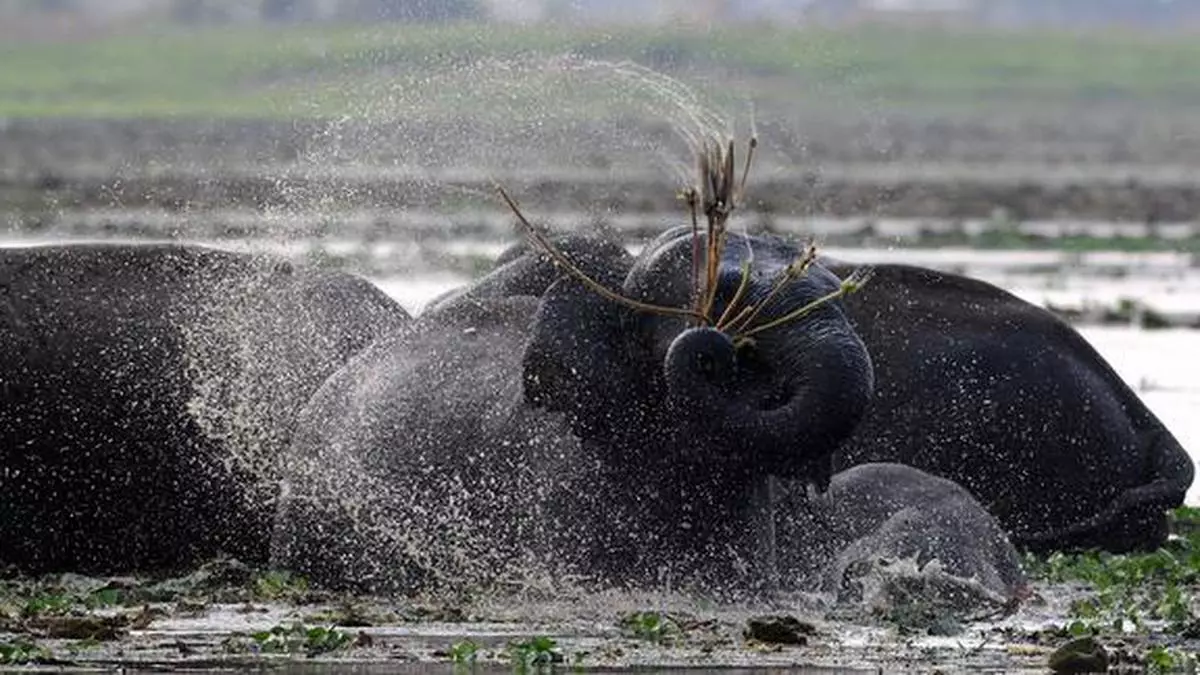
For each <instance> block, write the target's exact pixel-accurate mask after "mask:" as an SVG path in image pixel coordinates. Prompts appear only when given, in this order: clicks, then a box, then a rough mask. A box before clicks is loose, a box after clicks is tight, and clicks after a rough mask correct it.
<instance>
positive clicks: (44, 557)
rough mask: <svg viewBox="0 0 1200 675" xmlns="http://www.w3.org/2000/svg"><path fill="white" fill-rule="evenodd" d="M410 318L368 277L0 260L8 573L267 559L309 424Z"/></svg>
mask: <svg viewBox="0 0 1200 675" xmlns="http://www.w3.org/2000/svg"><path fill="white" fill-rule="evenodd" d="M409 319H410V317H409V316H408V315H407V314H406V313H405V312H404V310H403V309H402V308H401V307H400V306H399V305H398V304H396V303H395V302H393V301H392V300H391V299H390V298H388V297H387V296H385V295H384V294H383V293H381V292H380V291H379V290H377V289H376V288H375V287H374V286H373V285H371V284H370V283H368V282H367V281H366V280H365V279H362V278H359V277H357V276H353V275H350V274H344V273H340V272H327V271H320V270H315V269H306V268H303V267H294V266H292V265H291V264H290V263H288V262H286V261H283V260H282V259H277V258H274V257H271V256H267V255H256V254H250V253H235V252H229V251H224V250H220V249H216V248H210V247H206V246H200V245H193V244H178V243H74V244H55V245H39V246H33V247H24V248H4V249H0V343H3V344H4V346H5V348H4V350H3V351H2V352H0V399H2V404H0V542H3V544H2V545H0V566H2V565H8V566H13V567H15V568H16V569H18V570H20V571H23V572H28V573H43V572H61V571H71V572H79V573H89V574H112V573H128V572H138V571H142V572H160V571H162V572H166V571H171V570H179V569H183V568H187V567H189V566H192V565H194V564H196V563H198V562H200V561H203V560H206V559H210V558H212V557H215V556H217V555H220V554H226V555H232V556H236V557H238V558H240V559H242V560H243V561H245V562H248V563H253V562H262V561H265V560H266V557H267V552H268V543H269V538H270V534H269V533H270V527H271V523H272V520H273V516H274V507H273V501H274V493H275V489H276V488H275V480H276V479H275V475H274V474H275V471H276V468H275V462H276V461H277V459H278V455H279V453H280V452H281V449H282V447H283V446H284V445H285V444H286V443H287V438H288V435H289V434H290V431H291V422H292V420H293V418H294V416H295V413H296V411H297V410H298V409H299V407H300V406H301V405H302V404H303V403H304V402H305V401H306V400H307V398H308V395H309V394H310V393H311V392H312V391H313V390H315V389H316V388H317V387H318V386H319V385H320V384H321V382H323V381H324V379H325V377H326V376H327V375H328V374H329V373H331V372H333V371H334V370H335V369H336V368H337V367H338V366H339V365H341V364H342V363H343V362H344V361H346V360H347V359H349V358H350V357H351V356H352V355H353V354H355V353H357V352H358V351H360V350H362V349H363V348H365V347H366V346H367V345H369V344H370V343H371V342H373V341H374V340H375V339H376V338H378V337H380V336H382V335H385V334H391V333H393V332H395V331H396V330H399V329H400V328H401V327H402V326H403V325H405V324H406V323H407V322H408V321H409Z"/></svg>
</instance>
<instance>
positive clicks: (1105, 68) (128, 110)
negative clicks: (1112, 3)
mask: <svg viewBox="0 0 1200 675" xmlns="http://www.w3.org/2000/svg"><path fill="white" fill-rule="evenodd" d="M530 53H542V54H564V53H565V54H578V55H581V56H583V57H586V58H591V59H604V60H612V59H633V60H635V61H637V62H639V63H643V64H645V65H648V66H650V67H653V68H656V69H660V70H675V71H684V70H687V69H691V70H694V71H699V72H704V71H706V70H707V71H710V72H718V71H724V72H729V71H732V72H735V73H738V74H739V75H740V76H741V77H740V79H741V81H742V83H743V84H742V88H743V89H747V90H749V91H747V93H748V94H750V96H751V97H754V98H757V99H758V100H761V101H764V103H767V104H774V105H779V106H787V107H788V108H790V107H791V106H793V105H794V103H795V95H796V94H795V92H797V91H809V92H821V93H822V94H828V93H831V92H841V93H844V94H845V95H846V96H851V97H858V98H860V99H861V100H866V101H877V100H880V99H881V98H886V99H888V100H890V101H899V102H908V103H911V104H913V105H928V104H929V103H930V102H934V103H941V104H945V103H956V104H963V105H975V106H978V105H981V104H982V105H989V104H997V103H1001V102H1008V101H1035V102H1039V103H1044V102H1045V101H1047V100H1059V101H1069V100H1075V101H1096V100H1134V101H1143V102H1146V103H1147V104H1149V105H1155V104H1159V103H1171V102H1184V103H1189V104H1193V103H1195V102H1196V101H1198V100H1200V71H1198V70H1197V69H1196V68H1193V67H1191V66H1192V64H1194V63H1196V62H1200V46H1198V45H1197V41H1196V40H1194V39H1192V36H1190V35H1187V34H1186V33H1178V34H1171V33H1156V34H1153V35H1151V34H1142V35H1138V34H1133V33H1127V32H1125V33H1122V32H1115V31H1107V32H1104V31H1095V32H1092V33H1086V34H1084V33H1079V32H1070V31H1051V30H1043V31H1026V32H1016V31H1003V32H1001V31H985V30H969V29H959V30H949V29H933V28H914V27H901V26H890V27H886V28H884V27H879V26H855V27H846V28H818V27H806V28H803V29H796V28H792V27H785V26H768V25H761V24H759V25H753V26H747V25H726V26H714V27H713V28H712V29H711V30H696V29H692V28H687V27H684V26H655V27H648V28H637V27H624V28H621V29H619V30H614V29H613V28H612V27H609V26H606V27H571V26H565V25H561V24H544V25H529V26H519V25H503V24H492V25H480V24H469V23H466V24H451V25H444V26H428V25H419V26H411V25H403V24H379V25H374V26H352V25H321V26H294V27H277V26H262V25H260V26H254V27H245V28H242V27H217V28H206V29H192V30H188V31H185V30H179V29H172V28H170V27H166V26H154V27H152V28H150V29H147V30H141V31H124V32H121V33H118V34H116V35H111V36H107V37H103V38H100V39H91V40H83V41H72V42H66V41H64V42H60V43H45V42H32V41H31V42H22V41H20V40H10V41H7V42H5V43H3V44H0V63H4V64H5V66H6V67H5V68H3V69H0V115H3V116H25V117H37V116H84V117H123V116H128V117H144V116H172V115H184V116H209V115H214V116H229V117H233V116H241V117H255V116H256V117H281V116H292V115H302V116H303V115H313V116H325V115H329V116H338V115H345V114H354V113H357V112H361V111H362V108H363V105H362V101H363V94H364V90H366V91H369V90H370V89H371V86H372V84H373V83H376V82H377V83H378V84H379V88H380V89H384V88H385V87H386V85H387V83H388V82H389V81H392V80H394V79H395V77H396V75H395V74H396V73H397V72H399V73H406V74H407V73H411V74H412V75H413V77H414V79H420V78H421V77H425V76H428V75H429V74H431V73H436V72H445V71H448V70H454V69H463V70H465V69H467V68H469V67H470V66H471V64H474V63H477V62H479V61H480V60H481V59H484V58H489V57H498V58H514V57H519V56H521V55H524V54H530ZM364 83H365V86H364ZM781 84H786V85H787V86H780V85H781ZM454 94H455V95H453V96H452V95H450V94H449V92H448V93H447V95H446V96H445V97H443V98H442V99H440V100H434V101H428V102H426V105H425V106H424V107H423V109H422V110H419V111H414V112H416V113H419V114H424V115H428V116H430V117H431V118H432V117H442V116H444V115H446V114H447V113H458V112H461V111H463V110H477V111H480V112H481V113H483V112H486V110H485V109H484V108H483V107H480V106H472V105H470V104H469V103H468V104H464V99H463V98H460V97H458V96H463V97H467V100H468V101H470V100H471V98H470V97H472V96H473V95H475V92H471V91H462V92H454ZM814 98H817V99H819V98H821V97H814ZM601 103H602V104H608V105H611V104H612V103H616V102H611V101H601ZM815 103H817V101H815V100H814V101H812V102H810V104H815ZM602 108H603V106H597V109H602Z"/></svg>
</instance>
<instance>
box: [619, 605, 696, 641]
mask: <svg viewBox="0 0 1200 675" xmlns="http://www.w3.org/2000/svg"><path fill="white" fill-rule="evenodd" d="M621 628H622V629H623V630H624V631H625V632H626V633H627V634H629V635H630V636H632V637H635V638H638V639H639V640H646V641H648V642H653V643H655V644H670V643H673V642H675V641H676V640H678V639H679V638H680V637H682V636H683V629H682V628H681V627H680V625H679V622H678V621H677V620H675V619H674V618H673V617H671V616H668V615H666V614H662V613H660V612H633V613H630V614H626V615H625V616H622V617H621Z"/></svg>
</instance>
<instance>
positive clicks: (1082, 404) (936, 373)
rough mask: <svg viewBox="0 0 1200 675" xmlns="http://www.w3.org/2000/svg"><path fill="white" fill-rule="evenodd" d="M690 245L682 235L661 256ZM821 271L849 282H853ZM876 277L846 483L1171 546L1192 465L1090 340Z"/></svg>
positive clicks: (1036, 547) (990, 303)
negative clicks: (1174, 512)
mask: <svg viewBox="0 0 1200 675" xmlns="http://www.w3.org/2000/svg"><path fill="white" fill-rule="evenodd" d="M686 236H690V230H689V229H688V228H686V227H681V228H676V229H675V230H672V231H669V232H668V233H666V234H664V235H663V236H662V237H660V238H659V241H663V240H665V239H670V238H682V237H686ZM526 249H527V247H526V245H525V244H519V245H517V246H515V247H513V250H512V251H511V252H509V253H508V254H507V255H508V256H509V257H512V256H514V255H515V254H516V253H517V252H520V251H523V250H526ZM822 263H823V264H824V265H825V267H827V268H828V269H829V270H830V271H832V272H834V273H836V274H837V275H839V276H843V277H844V276H847V275H849V274H851V273H852V272H853V270H854V267H853V266H852V265H850V264H848V263H845V262H841V261H837V260H831V259H822ZM872 269H873V276H872V279H871V281H870V283H868V284H867V285H866V286H865V287H864V288H863V290H862V291H861V292H859V293H857V294H855V295H854V296H853V297H852V298H850V299H849V300H847V301H846V302H845V303H844V304H843V311H844V312H845V314H846V316H847V318H848V319H849V321H850V324H851V326H852V327H853V329H854V331H855V333H856V334H857V336H858V337H859V338H860V339H861V340H862V342H863V343H864V345H865V347H866V349H867V352H868V353H869V355H870V358H871V362H872V370H873V375H874V390H873V393H872V396H871V400H870V402H869V404H868V405H867V406H866V409H865V411H864V412H863V417H862V422H861V424H859V425H858V426H857V428H856V430H855V432H854V433H853V434H852V435H851V436H850V437H849V438H848V439H847V440H846V442H845V444H844V445H842V446H841V447H840V448H839V450H838V452H837V453H836V455H835V464H834V467H833V469H834V470H844V469H847V468H849V467H852V466H855V465H857V464H862V463H867V462H898V463H902V464H906V465H909V466H914V467H917V468H919V469H922V470H923V471H927V472H929V473H931V474H934V475H937V476H941V477H945V478H948V479H950V480H953V481H955V482H957V483H959V484H960V485H963V486H964V487H966V488H967V489H968V490H969V491H970V492H971V493H972V494H974V495H975V496H976V498H978V499H979V500H980V501H981V502H982V503H983V504H984V506H985V507H986V508H987V509H988V510H989V512H991V513H992V514H993V515H995V516H996V517H997V518H999V520H1000V522H1001V524H1002V525H1003V526H1004V528H1005V530H1006V531H1007V532H1008V533H1009V535H1010V536H1011V537H1012V539H1013V541H1014V543H1016V544H1017V545H1018V546H1019V547H1021V548H1024V549H1028V550H1033V551H1042V552H1044V551H1051V550H1072V549H1081V548H1090V547H1095V548H1101V549H1106V550H1109V551H1114V552H1121V551H1127V550H1133V549H1154V548H1157V547H1158V546H1160V545H1161V544H1162V543H1163V542H1164V541H1165V540H1166V536H1167V513H1166V512H1167V510H1169V509H1171V508H1174V507H1176V506H1179V505H1180V504H1182V503H1183V499H1184V496H1185V495H1186V493H1187V490H1188V488H1189V486H1190V485H1191V483H1192V480H1193V477H1194V468H1193V464H1192V461H1191V459H1190V458H1189V456H1188V454H1187V452H1186V451H1185V450H1184V449H1183V448H1182V447H1181V446H1180V444H1179V442H1178V441H1177V440H1176V439H1175V438H1174V437H1173V436H1172V435H1171V433H1170V432H1169V431H1168V430H1167V429H1166V428H1165V427H1164V426H1163V424H1162V422H1161V421H1159V420H1158V419H1157V418H1156V417H1155V416H1154V414H1153V413H1152V412H1150V411H1149V410H1148V409H1147V408H1146V406H1145V404H1144V403H1142V402H1141V400H1139V399H1138V397H1137V395H1136V394H1135V393H1134V392H1133V391H1132V390H1131V389H1130V388H1129V386H1128V385H1126V384H1125V382H1124V381H1123V380H1122V379H1121V378H1120V376H1118V375H1117V374H1116V373H1115V372H1114V371H1113V370H1112V368H1111V366H1109V365H1108V363H1107V362H1106V361H1105V360H1104V359H1103V357H1101V356H1100V355H1099V354H1098V353H1097V352H1096V351H1095V349H1093V348H1092V347H1091V345H1089V344H1088V343H1087V341H1086V340H1084V338H1083V337H1082V336H1080V335H1079V333H1078V332H1076V331H1075V330H1074V329H1073V328H1071V327H1070V326H1069V325H1068V324H1066V323H1065V322H1063V321H1062V320H1060V319H1058V318H1057V317H1055V316H1054V315H1053V314H1052V313H1050V312H1049V311H1046V310H1044V309H1042V308H1040V307H1037V306H1035V305H1032V304H1030V303H1028V302H1025V301H1023V300H1021V299H1019V298H1017V297H1016V296H1014V295H1012V294H1010V293H1008V292H1006V291H1004V290H1002V289H1000V288H997V287H995V286H993V285H991V284H988V283H986V282H982V281H978V280H974V279H969V278H966V277H963V276H960V275H955V274H949V273H944V272H938V271H934V270H930V269H923V268H919V267H913V266H907V265H876V266H873V268H872Z"/></svg>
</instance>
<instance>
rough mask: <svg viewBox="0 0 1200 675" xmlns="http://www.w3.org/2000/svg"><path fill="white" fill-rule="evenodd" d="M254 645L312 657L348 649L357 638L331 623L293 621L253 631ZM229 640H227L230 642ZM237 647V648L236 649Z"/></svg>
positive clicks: (262, 650)
mask: <svg viewBox="0 0 1200 675" xmlns="http://www.w3.org/2000/svg"><path fill="white" fill-rule="evenodd" d="M250 640H251V641H252V642H253V645H254V648H255V650H256V651H258V652H259V653H261V654H296V653H303V654H304V655H306V656H308V657H309V658H312V657H314V656H319V655H321V654H326V653H329V652H334V651H338V650H340V649H345V648H346V647H348V646H349V645H350V644H351V643H352V642H353V641H354V638H353V637H351V636H350V634H348V633H345V632H343V631H340V630H337V629H336V628H332V627H323V626H311V627H310V626H305V625H304V624H300V623H297V624H292V625H290V626H283V625H278V626H274V627H272V628H271V629H270V630H264V631H259V632H256V633H251V634H250ZM227 644H228V643H227ZM235 651H236V650H235Z"/></svg>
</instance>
